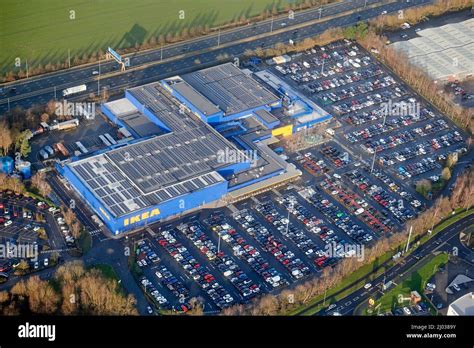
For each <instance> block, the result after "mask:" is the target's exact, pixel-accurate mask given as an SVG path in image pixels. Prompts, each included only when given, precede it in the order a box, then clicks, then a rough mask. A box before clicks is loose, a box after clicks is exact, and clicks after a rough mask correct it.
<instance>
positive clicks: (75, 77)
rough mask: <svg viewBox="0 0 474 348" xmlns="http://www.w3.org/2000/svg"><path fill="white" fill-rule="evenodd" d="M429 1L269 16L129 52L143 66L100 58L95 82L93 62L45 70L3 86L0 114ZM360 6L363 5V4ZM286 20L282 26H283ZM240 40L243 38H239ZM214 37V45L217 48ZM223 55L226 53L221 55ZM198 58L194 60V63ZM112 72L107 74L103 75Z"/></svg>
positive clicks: (357, 2) (349, 4)
mask: <svg viewBox="0 0 474 348" xmlns="http://www.w3.org/2000/svg"><path fill="white" fill-rule="evenodd" d="M427 2H429V1H428V0H413V1H410V2H400V1H397V2H393V3H392V2H390V3H386V1H382V2H378V1H370V0H368V1H367V2H365V1H364V0H352V1H345V2H343V3H340V4H332V5H328V6H326V7H325V8H324V9H323V11H322V12H321V18H322V20H324V17H328V16H333V15H335V14H338V13H341V12H342V11H344V12H345V11H348V10H351V9H352V10H355V9H358V11H354V12H353V13H351V14H348V15H345V16H341V17H336V18H333V19H329V20H326V21H322V22H320V23H319V24H318V25H312V24H308V25H307V26H302V27H301V28H299V29H295V26H297V25H300V26H301V25H303V24H304V23H306V22H311V21H314V20H317V19H319V16H320V12H319V10H317V9H311V10H308V11H302V12H301V13H295V19H293V20H289V19H288V18H287V17H286V16H285V17H283V18H278V19H274V20H273V21H272V20H267V21H263V22H261V23H259V24H257V25H252V24H251V25H248V26H246V27H242V28H237V29H232V30H229V31H223V32H222V33H220V35H219V34H217V35H213V36H212V35H211V36H206V37H203V38H201V39H195V40H191V41H187V42H183V43H179V44H175V45H167V46H166V47H165V48H164V49H163V54H162V51H161V50H160V49H158V50H150V51H146V52H142V53H136V54H132V55H131V56H129V58H130V62H131V67H138V66H146V67H144V68H143V69H139V70H130V71H126V72H124V73H118V71H117V70H116V69H117V63H115V62H107V63H105V62H103V63H102V64H101V67H100V72H101V74H102V75H103V74H106V75H105V76H101V78H100V86H99V84H98V81H97V78H98V77H97V76H93V75H92V72H93V71H95V70H98V65H87V66H84V67H78V68H72V69H68V70H66V71H59V72H55V73H50V74H45V75H41V76H38V77H32V78H29V79H27V80H21V81H18V82H14V83H12V84H8V85H4V86H2V87H3V89H4V95H3V96H2V97H3V99H0V112H5V111H7V110H8V109H9V108H14V107H15V106H22V107H25V108H26V107H29V106H31V105H33V104H42V103H47V102H48V101H49V100H51V99H54V98H55V97H56V98H60V97H61V96H62V90H64V89H65V88H68V87H71V86H76V85H80V84H86V85H87V91H86V92H85V93H83V94H77V95H74V98H72V97H70V98H69V99H70V100H75V99H78V98H81V97H84V96H86V95H88V94H89V93H91V92H97V90H98V89H100V90H102V89H104V88H105V89H107V90H109V91H111V90H112V91H119V90H121V89H125V88H128V87H133V86H137V85H141V84H144V83H148V82H152V81H156V80H159V79H162V78H165V77H168V76H172V75H176V74H182V73H185V72H188V71H191V70H195V69H199V68H203V67H206V66H209V65H213V64H216V63H218V62H220V61H223V60H232V59H233V58H234V57H239V56H241V55H242V54H244V52H245V51H246V50H249V49H250V50H253V49H256V48H258V47H263V48H268V47H271V46H273V45H274V44H276V43H280V42H288V41H289V40H290V39H292V40H293V41H295V42H298V41H301V40H303V39H304V38H306V37H311V36H315V35H317V34H320V33H321V32H323V31H325V30H327V29H329V28H332V27H345V26H350V25H353V24H355V23H357V22H358V21H360V20H367V19H370V18H373V17H376V16H378V15H380V13H381V12H382V11H387V12H389V13H390V12H396V11H398V10H400V9H404V8H407V7H412V6H416V5H420V4H423V3H427ZM376 3H383V4H382V5H381V6H377V7H375V8H370V7H369V6H370V5H373V4H376ZM364 5H366V6H367V8H364ZM283 23H285V25H284V26H282V24H283ZM265 33H274V34H271V35H270V36H266V37H263V38H256V36H258V35H262V34H265ZM241 40H244V41H245V42H241ZM217 41H219V46H217ZM162 57H163V62H162V63H160V64H150V63H152V62H160V61H161V59H162ZM222 57H227V58H224V59H222ZM196 62H198V63H196ZM111 72H113V73H114V74H112V76H107V74H108V73H111ZM12 87H15V88H16V92H15V93H10V92H9V90H10V88H12Z"/></svg>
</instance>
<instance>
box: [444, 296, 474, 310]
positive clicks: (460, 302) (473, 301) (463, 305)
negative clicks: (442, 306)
mask: <svg viewBox="0 0 474 348" xmlns="http://www.w3.org/2000/svg"><path fill="white" fill-rule="evenodd" d="M447 314H448V315H474V292H468V293H467V294H465V295H463V296H461V297H460V298H458V299H457V300H456V301H454V302H453V303H451V304H450V305H449V308H448V313H447Z"/></svg>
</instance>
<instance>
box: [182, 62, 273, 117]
mask: <svg viewBox="0 0 474 348" xmlns="http://www.w3.org/2000/svg"><path fill="white" fill-rule="evenodd" d="M182 79H183V80H185V81H186V82H187V83H189V84H190V85H191V86H192V87H193V88H194V89H196V90H197V91H198V92H199V93H201V94H202V95H204V96H205V97H206V98H208V99H209V100H210V101H211V102H212V103H214V104H215V105H218V106H219V108H220V109H221V110H222V111H224V113H225V114H226V115H229V114H234V113H239V112H242V111H246V110H249V109H252V108H257V107H259V106H263V105H268V104H272V103H275V102H277V101H278V100H279V98H278V97H277V96H276V95H274V94H273V93H272V92H270V91H269V90H268V89H266V88H264V87H263V86H262V85H260V84H259V83H258V82H257V81H255V80H254V79H253V78H252V77H250V76H248V75H247V74H245V73H244V72H242V71H241V70H240V69H239V68H237V67H236V66H234V64H232V63H226V64H222V65H218V66H214V67H211V68H207V69H203V70H199V71H196V72H192V73H189V74H186V75H183V76H182Z"/></svg>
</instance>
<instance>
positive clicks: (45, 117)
mask: <svg viewBox="0 0 474 348" xmlns="http://www.w3.org/2000/svg"><path fill="white" fill-rule="evenodd" d="M40 120H41V122H48V121H49V114H48V113H47V112H43V113H42V114H41V117H40Z"/></svg>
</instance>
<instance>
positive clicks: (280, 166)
mask: <svg viewBox="0 0 474 348" xmlns="http://www.w3.org/2000/svg"><path fill="white" fill-rule="evenodd" d="M277 94H278V93H275V92H274V88H272V86H270V85H269V86H268V87H265V86H264V85H263V83H261V82H259V81H257V80H256V78H254V77H253V76H252V75H251V73H249V72H248V71H244V70H241V69H239V68H237V67H235V66H234V65H233V64H230V63H227V64H223V65H219V66H216V67H212V68H208V69H204V70H200V71H197V72H193V73H190V74H186V75H183V76H175V77H172V78H168V79H165V80H162V81H159V82H154V83H151V84H147V85H144V86H139V87H135V88H131V89H129V90H127V91H126V92H125V98H122V99H119V100H115V101H111V102H108V103H105V104H103V105H102V107H101V110H102V112H103V113H104V115H106V116H107V117H108V119H109V120H110V121H111V122H113V123H114V124H116V125H117V127H118V128H119V129H120V132H121V133H122V134H123V133H128V134H130V135H131V137H130V140H128V141H126V142H124V143H119V144H116V145H113V146H111V147H108V148H107V150H105V151H102V152H99V153H95V154H92V155H90V156H87V157H85V158H81V159H74V160H72V161H65V162H63V163H61V164H58V165H57V169H58V171H59V173H60V174H62V175H63V176H64V177H65V178H66V179H67V180H68V181H69V182H70V184H71V186H72V187H74V189H75V190H76V191H77V192H78V194H79V195H80V196H81V197H82V198H83V199H84V200H85V201H86V202H87V203H88V204H89V206H90V207H91V208H92V209H93V210H94V212H95V213H96V214H97V216H99V217H100V218H101V220H102V221H104V223H105V224H106V225H107V227H108V228H109V229H110V230H111V231H112V232H113V233H114V234H119V233H121V232H124V231H128V230H134V229H137V228H141V227H143V226H146V225H147V224H149V223H153V222H156V221H159V220H162V219H165V218H168V217H172V216H176V215H178V214H181V213H185V212H187V211H189V210H192V209H196V208H200V207H203V206H206V205H208V204H209V203H212V202H216V201H219V200H225V197H227V196H228V195H229V194H230V193H233V196H232V197H233V198H232V199H236V198H235V197H238V196H239V195H240V194H241V193H240V192H245V193H247V192H253V191H257V190H258V189H260V188H262V187H266V186H265V184H264V181H265V180H267V179H271V181H269V182H271V183H272V185H273V184H275V183H278V182H280V181H284V180H289V179H290V178H292V177H295V176H298V175H300V174H301V173H300V172H299V171H297V170H296V168H294V166H293V165H291V164H289V163H287V162H286V161H284V160H283V159H282V158H280V157H279V156H278V155H277V154H276V153H274V152H273V151H272V150H271V149H270V147H269V146H268V145H267V141H270V140H271V139H272V138H273V136H274V135H278V134H280V135H287V134H286V133H284V132H283V133H282V132H281V131H280V132H277V133H276V134H275V133H274V129H275V127H277V126H278V125H279V124H280V120H279V118H278V117H277V116H276V115H278V112H281V108H282V98H281V97H280V96H278V95H277ZM314 107H316V106H314ZM312 112H313V110H312V109H311V113H312ZM324 116H327V115H324ZM311 121H312V120H311ZM285 127H288V126H287V125H285ZM291 129H293V128H291ZM288 134H291V132H290V133H288ZM228 154H232V156H231V157H233V158H226V157H225V156H227V155H228ZM223 156H224V157H223ZM267 186H268V185H267ZM244 188H245V189H246V190H245V191H242V189H244Z"/></svg>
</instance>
